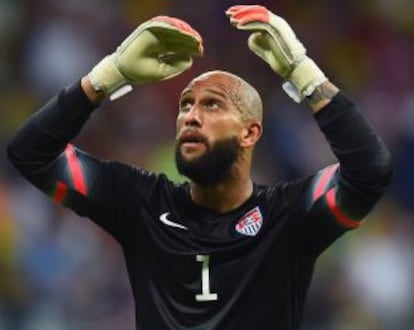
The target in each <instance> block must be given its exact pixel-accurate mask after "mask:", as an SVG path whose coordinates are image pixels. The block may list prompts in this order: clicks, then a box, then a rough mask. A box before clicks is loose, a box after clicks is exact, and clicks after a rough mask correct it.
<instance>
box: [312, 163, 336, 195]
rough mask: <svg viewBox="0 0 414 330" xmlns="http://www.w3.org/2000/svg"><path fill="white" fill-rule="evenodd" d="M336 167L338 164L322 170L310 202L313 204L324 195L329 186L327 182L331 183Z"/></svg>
mask: <svg viewBox="0 0 414 330" xmlns="http://www.w3.org/2000/svg"><path fill="white" fill-rule="evenodd" d="M338 167H339V164H335V165H331V166H329V167H327V168H325V169H324V170H323V172H322V174H321V175H320V176H319V178H318V181H317V182H316V186H315V189H314V191H313V198H312V200H313V201H314V202H315V201H316V200H317V199H318V198H319V197H321V196H322V195H323V194H324V193H325V191H326V188H327V186H328V184H329V181H331V179H332V177H333V175H334V174H335V172H336V170H337V168H338Z"/></svg>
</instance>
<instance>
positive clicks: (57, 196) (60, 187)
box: [53, 181, 68, 204]
mask: <svg viewBox="0 0 414 330" xmlns="http://www.w3.org/2000/svg"><path fill="white" fill-rule="evenodd" d="M67 192H68V186H67V185H66V184H64V183H63V182H61V181H58V182H57V184H56V190H55V193H54V195H53V200H54V201H55V202H56V203H59V204H62V203H63V201H64V200H65V198H66V194H67Z"/></svg>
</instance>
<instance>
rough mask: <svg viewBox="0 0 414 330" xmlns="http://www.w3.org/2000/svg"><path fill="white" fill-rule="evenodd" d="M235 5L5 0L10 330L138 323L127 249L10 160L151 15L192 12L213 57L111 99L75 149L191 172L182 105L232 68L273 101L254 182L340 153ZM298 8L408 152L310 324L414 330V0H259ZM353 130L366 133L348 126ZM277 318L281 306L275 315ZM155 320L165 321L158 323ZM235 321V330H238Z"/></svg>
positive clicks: (0, 184)
mask: <svg viewBox="0 0 414 330" xmlns="http://www.w3.org/2000/svg"><path fill="white" fill-rule="evenodd" d="M243 3H244V4H249V2H246V1H241V0H240V1H237V2H236V1H230V0H216V1H213V0H210V1H207V0H204V1H194V0H177V1H170V0H140V1H137V0H118V1H111V0H88V1H84V0H65V1H59V0H0V146H1V154H0V330H98V329H99V330H106V329H108V330H109V329H116V330H132V329H133V328H134V326H133V324H134V317H133V305H132V300H131V294H130V291H129V290H130V289H129V284H128V281H127V277H126V271H125V266H124V262H123V259H122V255H121V251H120V248H119V247H118V246H117V245H116V243H115V242H114V241H113V240H112V239H111V238H110V237H109V236H108V235H107V234H105V233H104V232H103V231H102V230H100V229H99V228H97V227H96V226H95V225H93V224H91V223H90V222H89V221H88V220H87V219H84V218H81V217H78V216H77V215H75V214H74V213H73V212H71V211H68V210H65V209H63V208H62V207H60V206H57V205H56V204H54V203H53V202H52V201H50V200H49V199H47V198H46V197H45V196H44V195H42V194H41V193H40V192H38V191H37V190H36V189H35V188H33V187H32V186H30V185H29V184H28V183H27V182H25V181H24V180H23V179H22V178H20V177H19V175H17V173H16V172H15V170H14V169H13V168H11V165H10V164H9V163H8V161H7V159H6V155H5V146H6V144H7V141H8V140H9V138H10V137H11V135H12V134H13V132H15V131H16V129H17V128H18V126H19V125H20V124H21V123H22V122H23V121H24V120H25V119H26V118H27V117H28V116H29V115H30V114H32V113H34V112H35V111H36V110H37V109H38V108H39V107H40V106H41V105H42V104H43V103H44V102H45V101H47V100H48V99H49V98H50V97H51V96H52V95H53V94H54V93H56V92H57V91H58V90H59V89H60V88H61V87H63V86H66V85H68V84H70V83H72V82H73V81H75V80H77V79H78V78H79V77H80V76H81V75H83V74H85V73H87V72H88V71H89V70H90V68H91V67H92V66H93V65H94V64H95V63H97V62H98V61H99V60H100V59H101V58H102V57H103V56H104V55H106V54H107V53H109V52H112V51H113V50H114V48H115V47H116V46H117V45H118V44H119V43H120V42H121V41H122V40H123V38H124V37H126V36H127V35H128V34H129V33H130V32H131V31H132V29H133V28H134V27H135V26H136V25H137V24H139V23H141V22H143V21H144V20H146V19H148V18H150V17H152V16H155V15H159V14H167V15H176V16H178V17H180V18H183V19H185V20H187V21H188V22H189V23H190V24H192V25H193V26H194V27H195V28H197V29H198V30H199V31H200V32H201V34H202V35H203V36H204V41H205V56H204V57H203V58H197V59H196V61H195V64H194V67H193V68H192V69H191V70H190V71H189V72H186V73H185V74H183V75H181V76H179V77H177V78H175V79H173V80H170V81H166V82H162V83H157V84H149V85H145V86H139V87H137V88H135V90H134V92H133V93H131V94H129V95H128V96H127V97H124V98H122V99H121V100H118V101H116V102H112V103H110V104H106V105H105V107H104V108H103V109H101V110H99V111H97V112H96V113H95V114H94V115H93V116H92V118H91V120H90V121H89V122H88V124H87V125H86V127H85V128H84V130H83V131H82V133H81V134H80V135H79V136H78V137H77V139H76V141H75V143H76V144H77V145H78V146H80V147H82V148H83V149H86V150H87V151H89V152H91V153H93V154H96V155H98V156H99V157H101V158H110V159H119V160H122V161H125V162H127V163H130V164H132V165H136V166H141V167H145V168H148V169H150V170H152V171H155V172H161V171H162V172H166V173H168V174H169V175H170V176H171V178H173V179H174V180H181V178H179V177H178V176H177V174H176V173H175V170H174V162H173V148H174V137H175V136H174V133H175V124H174V121H175V116H176V112H177V99H178V95H179V93H180V91H181V89H182V88H183V87H184V86H185V84H186V82H187V81H188V80H189V79H191V78H192V77H193V76H195V75H197V74H199V73H201V72H203V71H205V70H210V69H224V70H228V71H231V72H234V73H236V74H239V75H241V76H242V77H244V78H245V79H246V80H248V81H250V82H251V83H252V84H253V85H254V86H256V87H257V89H258V90H259V91H260V93H261V95H262V96H263V100H264V104H265V110H266V111H265V135H264V137H263V139H262V141H261V142H260V145H259V147H258V150H257V153H256V163H255V167H254V177H255V179H256V180H257V181H258V182H262V183H269V184H271V183H273V182H277V181H279V180H289V179H293V178H296V177H298V176H303V175H308V174H311V173H314V172H315V171H317V170H318V169H320V168H322V167H324V166H326V165H329V164H330V163H332V162H333V161H334V158H333V155H332V153H331V152H330V150H329V147H328V145H327V143H326V142H325V140H324V139H323V137H322V135H321V133H320V132H319V130H318V129H317V127H316V125H315V123H314V120H313V118H312V115H311V112H310V111H307V108H306V106H305V105H296V104H294V103H293V102H292V101H291V100H290V99H288V97H287V96H286V95H285V94H284V93H283V92H282V91H281V88H280V85H281V81H280V80H279V78H278V77H277V76H276V75H275V74H274V73H273V72H272V71H271V70H270V68H268V67H267V65H266V64H265V63H264V62H262V61H260V60H259V58H257V57H256V56H255V55H254V54H253V53H251V52H250V51H249V50H248V48H247V46H246V38H247V34H246V33H244V32H241V31H237V30H235V29H233V28H232V27H231V26H230V25H229V24H228V21H227V19H226V17H225V15H224V11H225V9H226V8H227V7H229V6H230V5H234V4H243ZM256 3H257V4H262V5H266V6H268V8H270V9H271V10H273V11H275V12H277V13H279V14H280V15H281V16H283V17H285V18H286V19H287V20H288V21H289V22H290V23H291V24H292V26H293V27H294V29H295V31H296V32H297V35H298V36H299V37H300V39H301V40H302V41H303V43H304V44H305V46H306V47H307V49H308V53H309V55H310V56H311V57H312V58H313V59H314V60H315V61H316V62H317V63H318V64H319V65H320V66H321V67H322V68H323V70H324V71H325V72H326V74H327V75H328V77H330V78H331V80H332V81H333V82H335V83H336V84H337V85H338V86H340V87H341V88H342V89H343V90H344V91H345V92H346V93H348V94H349V95H351V96H352V97H353V98H354V99H355V100H356V101H357V102H358V103H359V104H360V106H361V107H362V108H363V111H364V113H365V114H366V116H367V117H368V118H369V120H370V121H371V122H372V124H373V125H374V126H375V127H376V129H377V131H379V132H380V134H381V136H382V137H383V139H384V140H385V142H386V144H387V145H388V147H389V148H390V149H391V152H392V154H393V157H394V162H395V168H396V173H395V177H394V180H393V184H392V188H391V189H390V191H389V192H388V193H387V195H386V196H385V197H384V198H383V200H382V201H381V203H380V204H379V205H378V206H377V207H376V208H375V210H374V212H373V213H372V214H371V215H370V216H369V217H368V218H367V219H366V220H365V222H364V225H363V226H362V227H361V228H360V229H358V230H357V231H355V232H353V233H348V234H346V235H345V236H344V237H343V238H341V239H340V240H339V241H337V242H336V243H335V244H334V245H333V246H332V247H331V248H330V249H329V250H328V251H326V252H325V253H324V254H323V255H322V256H321V258H320V260H319V262H318V267H317V271H316V273H315V277H314V281H313V283H312V286H311V289H310V294H309V298H308V303H307V308H306V312H305V325H304V329H305V330H331V329H332V330H377V329H378V330H412V329H414V285H413V283H414V253H413V252H414V171H413V169H414V19H413V17H414V2H413V1H412V0H392V1H391V0H364V1H360V0H348V1H343V0H315V1H303V0H291V1H281V0H280V1H279V0H274V1H259V0H258V1H257V2H256ZM349 134H352V132H349ZM275 312H277V311H275ZM154 330H156V329H154ZM224 330H225V329H224Z"/></svg>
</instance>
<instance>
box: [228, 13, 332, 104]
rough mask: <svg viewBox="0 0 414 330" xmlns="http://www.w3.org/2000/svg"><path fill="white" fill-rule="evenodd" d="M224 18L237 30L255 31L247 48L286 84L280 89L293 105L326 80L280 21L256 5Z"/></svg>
mask: <svg viewBox="0 0 414 330" xmlns="http://www.w3.org/2000/svg"><path fill="white" fill-rule="evenodd" d="M226 15H227V16H228V17H229V18H230V23H231V24H232V25H234V26H235V27H236V28H238V29H240V30H250V31H254V32H253V33H252V34H251V35H250V37H249V39H248V45H249V48H250V49H251V50H252V51H253V52H254V53H255V54H256V55H258V56H259V57H260V58H262V59H263V60H264V61H265V62H267V63H268V64H269V65H270V67H271V68H272V69H273V70H274V71H275V72H276V73H277V74H278V75H279V76H280V77H281V78H282V79H284V80H286V82H285V83H284V84H283V89H284V90H285V92H286V93H287V94H288V95H289V96H290V97H291V98H292V99H293V100H295V101H296V102H298V103H299V102H301V101H302V100H303V99H304V98H305V97H306V96H310V95H312V93H313V92H314V90H315V89H316V88H317V87H318V86H319V85H321V84H322V83H323V82H325V81H327V80H328V79H327V78H326V77H325V75H324V73H323V72H322V71H321V70H320V69H319V67H318V66H317V65H316V64H315V62H314V61H313V60H311V59H310V58H309V57H308V56H306V49H305V47H304V46H303V45H302V43H301V42H300V41H299V40H298V39H297V38H296V35H295V33H294V32H293V30H292V28H291V27H290V26H289V24H288V23H287V22H286V21H285V20H284V19H283V18H281V17H279V16H277V15H275V14H273V13H272V12H270V11H269V10H268V9H267V8H265V7H263V6H258V5H239V6H232V7H230V8H229V9H228V10H227V11H226Z"/></svg>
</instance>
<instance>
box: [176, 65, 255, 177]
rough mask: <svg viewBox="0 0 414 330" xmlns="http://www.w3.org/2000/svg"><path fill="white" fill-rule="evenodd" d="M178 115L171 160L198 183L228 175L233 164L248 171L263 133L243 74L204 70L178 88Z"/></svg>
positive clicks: (230, 173)
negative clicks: (173, 155)
mask: <svg viewBox="0 0 414 330" xmlns="http://www.w3.org/2000/svg"><path fill="white" fill-rule="evenodd" d="M179 107H180V109H179V114H178V117H177V146H176V164H177V168H178V170H179V172H180V173H181V174H183V175H185V176H187V177H189V178H190V179H191V180H193V181H194V182H196V183H198V184H205V185H213V184H216V183H219V182H222V181H225V180H227V179H229V178H230V177H231V176H232V172H233V171H234V169H235V167H237V166H238V168H239V170H242V171H249V170H250V163H251V156H252V152H253V149H254V146H255V144H256V142H257V141H258V139H259V138H260V136H261V132H262V108H263V106H262V101H261V98H260V96H259V93H258V92H257V91H256V89H255V88H254V87H253V86H251V85H250V84H249V83H247V82H246V81H245V80H243V79H242V78H240V77H238V76H236V75H234V74H231V73H228V72H225V71H209V72H206V73H203V74H202V75H200V76H198V77H196V78H194V79H193V80H192V81H191V82H190V83H189V84H188V85H187V86H186V87H185V88H184V90H183V92H182V93H181V97H180V104H179Z"/></svg>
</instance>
